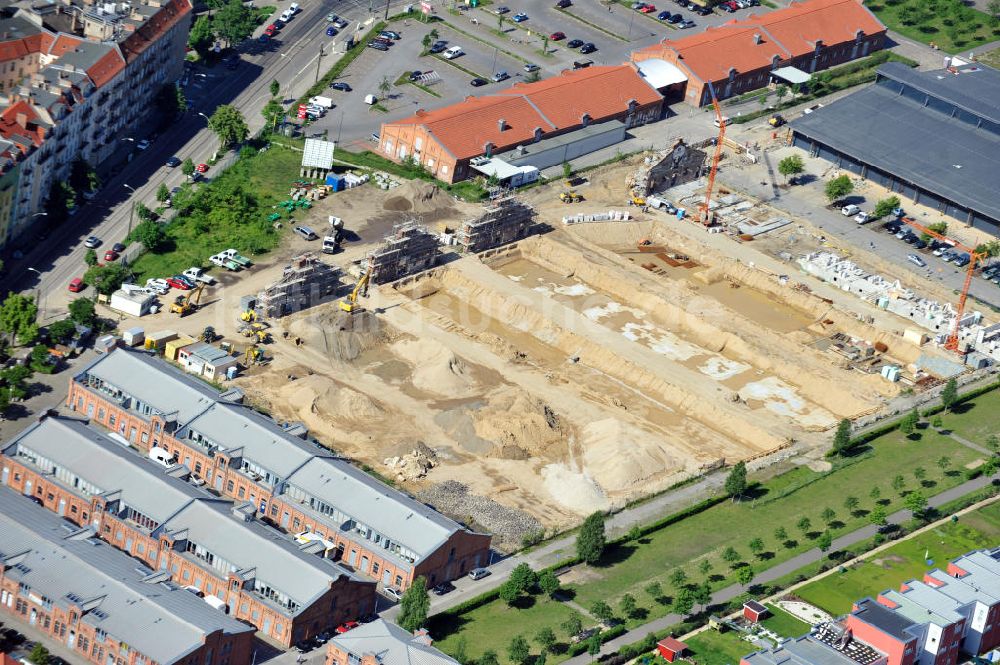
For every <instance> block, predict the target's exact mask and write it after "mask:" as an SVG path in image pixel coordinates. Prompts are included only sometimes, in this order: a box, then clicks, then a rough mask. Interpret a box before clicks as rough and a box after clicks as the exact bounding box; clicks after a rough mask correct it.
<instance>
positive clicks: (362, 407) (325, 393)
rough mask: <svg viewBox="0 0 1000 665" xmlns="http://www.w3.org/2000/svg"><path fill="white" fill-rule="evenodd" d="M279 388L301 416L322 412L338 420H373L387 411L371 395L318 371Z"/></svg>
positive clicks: (287, 401) (320, 414) (283, 398)
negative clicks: (338, 382)
mask: <svg viewBox="0 0 1000 665" xmlns="http://www.w3.org/2000/svg"><path fill="white" fill-rule="evenodd" d="M278 392H279V394H280V396H281V398H282V401H284V402H286V403H288V404H294V405H296V407H297V412H298V415H299V417H301V418H309V416H319V417H320V418H333V419H336V420H339V421H357V422H371V421H372V420H376V419H380V418H384V417H385V415H386V409H385V407H383V406H382V405H381V404H379V403H378V402H376V401H375V400H373V399H372V398H371V397H369V396H368V395H365V394H363V393H359V392H358V391H356V390H353V389H352V388H348V387H346V386H342V385H339V384H337V383H334V382H333V381H331V380H330V379H329V377H326V376H322V375H319V374H313V375H312V376H307V377H303V378H301V379H298V380H296V381H292V382H290V383H286V384H285V385H284V386H282V387H281V388H280V389H279V391H278Z"/></svg>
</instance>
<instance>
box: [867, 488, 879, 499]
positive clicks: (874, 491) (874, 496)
mask: <svg viewBox="0 0 1000 665" xmlns="http://www.w3.org/2000/svg"><path fill="white" fill-rule="evenodd" d="M881 497H882V490H880V489H879V488H878V487H873V488H872V491H871V492H869V493H868V498H870V499H871V500H872V501H878V500H879V499H880V498H881Z"/></svg>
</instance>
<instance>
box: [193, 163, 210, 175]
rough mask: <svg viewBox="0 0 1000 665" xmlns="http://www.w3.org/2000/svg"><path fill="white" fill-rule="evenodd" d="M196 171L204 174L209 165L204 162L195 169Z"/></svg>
mask: <svg viewBox="0 0 1000 665" xmlns="http://www.w3.org/2000/svg"><path fill="white" fill-rule="evenodd" d="M194 170H195V171H197V172H198V173H204V172H205V171H207V170H208V164H205V163H204V162H202V163H201V164H199V165H198V166H196V167H194Z"/></svg>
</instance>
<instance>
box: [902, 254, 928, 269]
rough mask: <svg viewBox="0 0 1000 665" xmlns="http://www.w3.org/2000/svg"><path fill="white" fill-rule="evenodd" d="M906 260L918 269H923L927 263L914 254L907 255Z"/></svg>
mask: <svg viewBox="0 0 1000 665" xmlns="http://www.w3.org/2000/svg"><path fill="white" fill-rule="evenodd" d="M906 260H907V261H909V262H910V263H912V264H913V265H915V266H917V267H918V268H925V267H926V266H927V262H926V261H924V260H923V259H922V258H920V257H919V256H917V255H916V254H907V255H906Z"/></svg>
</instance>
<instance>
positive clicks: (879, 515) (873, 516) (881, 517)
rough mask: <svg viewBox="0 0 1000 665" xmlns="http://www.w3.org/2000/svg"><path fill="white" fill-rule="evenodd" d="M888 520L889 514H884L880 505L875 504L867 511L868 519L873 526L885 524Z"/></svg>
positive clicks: (883, 509)
mask: <svg viewBox="0 0 1000 665" xmlns="http://www.w3.org/2000/svg"><path fill="white" fill-rule="evenodd" d="M888 520H889V516H888V515H886V514H885V508H883V507H882V506H875V508H874V509H873V510H872V511H871V512H870V513H868V521H869V522H871V523H872V524H874V525H875V526H885V525H886V523H887V522H888Z"/></svg>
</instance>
